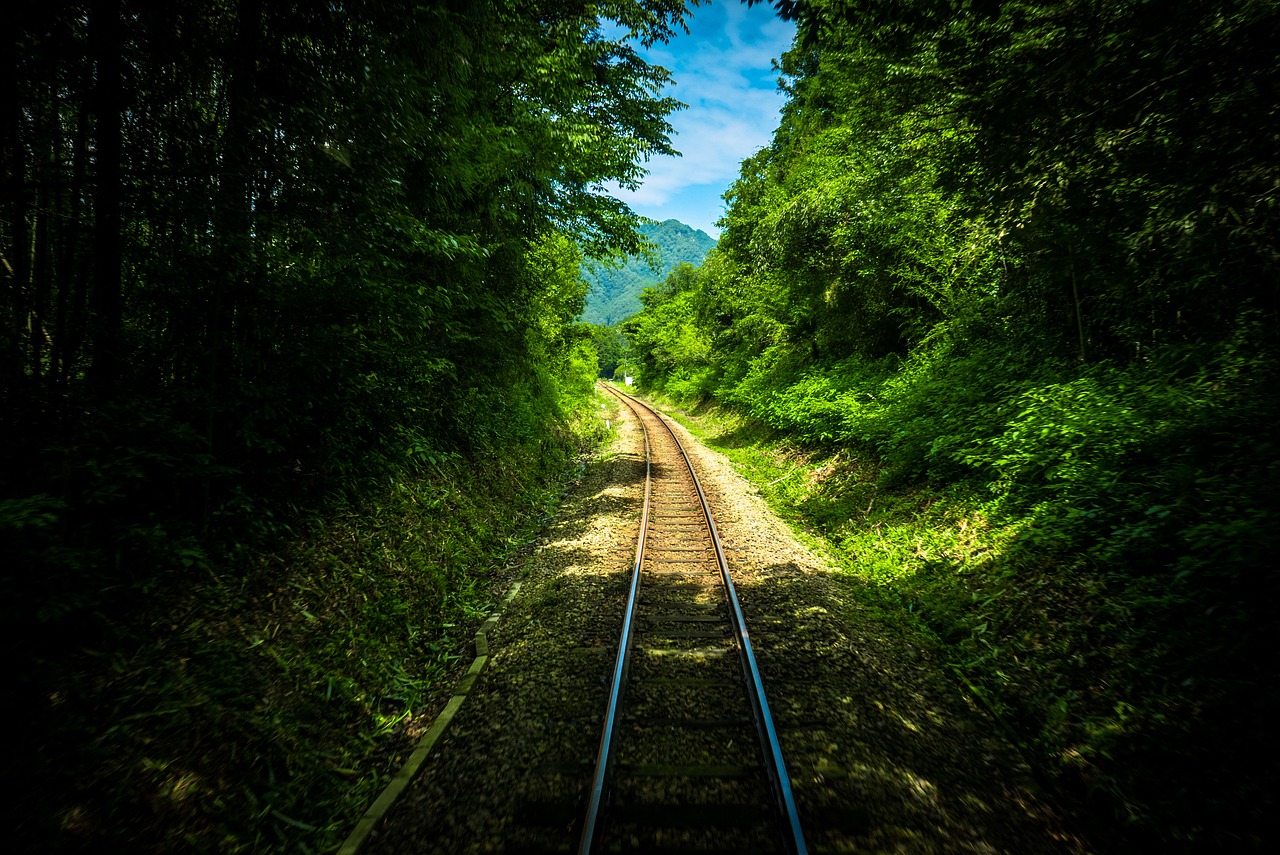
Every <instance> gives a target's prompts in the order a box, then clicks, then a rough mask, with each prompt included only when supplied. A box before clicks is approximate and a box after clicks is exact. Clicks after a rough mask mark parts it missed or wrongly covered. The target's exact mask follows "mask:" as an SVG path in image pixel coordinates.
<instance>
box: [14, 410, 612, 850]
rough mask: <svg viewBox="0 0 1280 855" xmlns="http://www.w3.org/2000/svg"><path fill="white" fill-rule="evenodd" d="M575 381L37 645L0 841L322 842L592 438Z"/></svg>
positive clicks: (349, 813)
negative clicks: (494, 452) (489, 430)
mask: <svg viewBox="0 0 1280 855" xmlns="http://www.w3.org/2000/svg"><path fill="white" fill-rule="evenodd" d="M592 401H593V399H588V400H586V401H581V402H579V406H578V411H577V415H576V416H575V417H574V418H573V420H572V422H571V424H569V425H566V426H564V427H563V428H562V429H560V431H559V432H558V434H557V435H555V436H554V437H551V438H549V439H548V440H546V441H544V442H542V443H541V444H540V445H538V446H536V447H530V446H526V447H524V448H522V449H519V450H513V451H509V452H506V456H499V457H487V458H486V459H484V460H481V461H477V462H474V463H468V464H465V465H464V464H463V462H462V461H461V460H460V459H449V460H446V461H443V462H442V463H441V464H440V465H439V466H437V467H436V468H435V470H434V472H433V474H432V475H431V476H430V477H427V478H425V479H422V480H418V481H413V482H407V481H406V482H396V483H391V484H388V485H387V486H386V488H385V489H384V490H382V491H381V492H380V493H377V494H375V495H367V496H365V497H364V499H363V500H361V501H360V502H359V503H358V504H347V505H343V506H340V507H335V508H332V509H330V510H329V511H328V512H327V513H324V514H322V515H316V516H314V517H313V518H312V519H311V520H310V521H309V523H307V524H306V525H305V529H304V530H299V531H298V532H297V536H295V537H291V538H288V539H287V540H285V541H282V542H278V543H276V544H275V545H274V546H271V547H269V548H266V547H263V548H258V549H257V550H256V551H254V552H253V553H252V554H250V555H249V556H248V557H247V558H246V559H245V564H244V566H243V567H235V568H233V567H221V566H211V565H203V564H198V565H195V566H192V567H191V568H190V570H191V575H190V576H188V577H186V578H184V579H181V580H176V581H174V582H171V583H169V584H168V585H165V586H162V587H160V588H157V589H156V590H154V591H152V592H150V595H149V596H148V598H147V600H146V605H145V606H144V607H143V608H141V609H138V610H137V611H135V612H133V613H131V614H127V615H114V616H112V617H111V618H110V619H109V620H106V621H105V627H104V629H103V631H102V632H100V633H95V634H91V635H90V636H87V637H86V639H82V641H83V642H84V643H78V644H77V645H75V646H68V647H67V648H66V649H62V650H48V649H46V650H43V651H40V652H38V653H37V654H36V656H37V659H38V661H37V663H36V664H37V665H38V668H37V671H38V672H39V674H40V677H39V678H38V682H37V685H35V686H33V687H31V690H30V694H29V696H28V697H27V698H25V701H26V703H28V704H30V706H31V707H32V709H31V712H32V713H33V721H32V727H33V728H34V733H33V734H32V736H31V738H30V739H29V741H28V742H26V743H24V747H25V748H26V749H29V750H20V751H18V752H17V754H15V755H12V756H11V757H10V762H11V763H13V764H14V768H13V769H12V770H11V773H12V775H13V777H14V779H21V780H23V781H24V782H26V797H25V798H23V799H20V800H18V801H16V802H11V803H10V807H11V809H12V810H14V811H15V814H14V818H13V819H12V821H11V827H14V828H16V838H11V840H14V839H16V840H17V841H18V842H19V843H20V844H21V847H23V848H28V849H39V850H47V849H50V848H53V849H60V850H63V851H119V850H132V851H139V850H151V851H192V850H195V851H220V852H232V851H254V852H282V851H321V850H324V849H327V848H331V847H333V846H335V845H336V844H337V843H338V842H340V841H341V839H342V838H343V837H344V836H345V834H346V833H347V832H348V831H349V830H350V828H351V826H352V825H353V824H354V822H355V820H356V819H357V818H358V817H359V815H360V813H361V812H362V811H363V809H364V807H365V806H366V805H367V804H368V802H369V800H370V799H371V798H372V797H373V796H374V795H376V793H377V792H378V791H379V790H380V789H381V787H382V786H383V785H384V784H385V782H386V780H387V776H388V774H389V773H393V772H394V770H395V769H396V768H398V765H399V762H400V761H401V760H402V759H403V755H405V754H406V753H407V751H406V749H408V748H409V747H410V746H411V745H412V743H413V741H414V740H415V739H416V737H417V735H418V734H419V733H420V731H421V730H422V728H423V727H424V726H425V724H426V723H427V722H428V721H429V720H430V718H431V716H432V715H433V714H434V712H435V711H436V709H438V708H439V707H440V706H442V705H443V703H444V701H445V700H447V697H448V694H449V693H450V692H451V690H452V686H453V682H454V680H455V678H456V674H455V673H453V671H452V670H451V666H452V664H453V663H454V662H455V661H457V660H458V659H459V657H460V656H461V655H463V654H465V653H466V644H467V643H468V641H469V639H470V637H471V634H472V633H473V632H474V629H475V625H476V624H477V623H478V622H479V621H480V620H481V619H482V616H483V615H484V614H485V613H486V612H487V609H488V606H489V604H490V603H491V601H492V595H496V594H498V593H501V592H499V591H491V590H490V584H491V581H492V580H493V579H494V575H495V573H500V572H501V568H502V567H503V565H504V562H506V561H507V560H508V559H509V557H510V556H511V555H512V554H513V553H515V552H516V551H517V550H519V549H520V548H521V546H522V545H523V544H525V543H527V542H528V541H529V540H530V539H531V538H532V537H533V535H534V533H535V532H536V530H537V529H538V528H539V527H540V526H541V524H542V522H543V521H545V520H546V519H547V517H548V516H549V515H550V513H551V512H552V511H553V509H554V508H555V506H556V504H557V502H558V498H559V495H560V494H561V492H562V488H563V485H564V482H565V479H566V478H568V477H571V476H572V474H573V472H574V471H575V468H576V467H575V464H574V462H573V461H574V460H575V459H576V457H575V455H576V454H580V453H582V452H583V451H584V450H586V449H587V448H590V447H592V446H594V444H596V443H598V442H599V441H600V439H601V437H602V434H603V424H602V423H600V419H599V418H598V415H597V412H596V410H597V408H598V404H594V403H592ZM299 528H301V527H299ZM467 655H469V654H467ZM19 776H20V778H19Z"/></svg>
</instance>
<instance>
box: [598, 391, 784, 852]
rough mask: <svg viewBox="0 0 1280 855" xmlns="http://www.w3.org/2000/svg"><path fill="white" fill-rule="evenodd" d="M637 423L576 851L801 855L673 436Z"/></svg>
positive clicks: (772, 735) (770, 732)
mask: <svg viewBox="0 0 1280 855" xmlns="http://www.w3.org/2000/svg"><path fill="white" fill-rule="evenodd" d="M605 388H606V389H608V390H609V391H610V392H612V393H613V394H615V395H617V396H618V397H619V398H620V399H621V400H622V402H623V403H624V404H625V405H626V406H627V407H629V408H630V409H631V410H632V412H634V413H635V415H636V417H637V418H638V419H639V420H640V423H641V425H642V426H643V429H644V434H645V451H646V459H647V461H648V462H647V478H646V485H645V498H644V509H643V516H642V519H641V525H640V536H639V541H638V544H637V547H636V558H635V564H634V567H633V570H632V575H631V581H630V586H629V591H628V597H627V605H626V610H625V617H624V620H623V628H622V632H621V636H620V641H619V647H618V655H617V659H616V663H615V666H614V669H613V672H612V678H611V682H610V686H609V700H608V706H607V712H606V715H605V720H604V726H603V730H602V733H601V737H600V745H599V750H598V753H597V756H596V762H595V770H594V775H593V779H592V783H591V788H590V791H589V798H588V804H587V808H586V812H585V815H584V817H583V820H582V823H581V825H582V833H581V838H580V841H579V846H578V852H579V853H580V855H586V853H592V852H616V851H643V852H685V851H702V852H706V851H724V852H735V853H747V852H759V853H775V852H777V853H804V852H807V851H808V850H807V848H806V845H805V842H804V835H803V832H802V831H801V828H800V823H799V819H798V816H797V812H796V806H795V802H794V800H793V798H792V795H791V784H790V780H789V778H788V775H787V771H786V765H785V762H784V761H783V757H782V751H781V747H780V745H779V743H778V736H777V732H776V728H775V726H774V723H773V718H772V716H771V714H770V712H769V704H768V701H767V699H766V697H765V694H764V686H763V683H762V681H761V677H760V671H759V668H758V667H757V665H756V661H755V656H754V653H753V651H752V645H751V636H750V633H749V632H748V629H747V626H746V623H745V621H744V620H743V616H742V609H741V607H740V605H739V604H738V598H737V594H736V592H735V589H734V584H733V580H732V578H731V577H730V575H729V570H728V565H727V563H726V561H725V557H724V551H723V548H722V547H721V545H720V540H719V536H718V534H717V532H716V525H715V520H714V519H713V517H712V515H711V510H710V507H709V506H708V504H707V500H706V496H705V494H704V493H703V490H702V486H701V485H700V484H699V483H698V478H697V475H696V474H695V473H694V471H693V467H692V466H691V464H690V462H689V458H688V455H687V454H685V451H684V449H683V447H681V445H680V441H679V439H677V437H676V435H675V433H674V432H673V431H672V430H671V428H670V427H669V426H668V425H667V423H666V422H665V421H664V420H663V418H662V417H661V416H660V415H658V414H657V413H656V412H655V411H653V410H652V409H650V408H649V407H648V406H646V405H645V404H643V403H641V402H640V401H637V400H636V399H634V398H631V397H630V396H628V395H625V394H623V393H621V392H619V391H617V390H616V389H613V388H612V387H609V386H606V387H605Z"/></svg>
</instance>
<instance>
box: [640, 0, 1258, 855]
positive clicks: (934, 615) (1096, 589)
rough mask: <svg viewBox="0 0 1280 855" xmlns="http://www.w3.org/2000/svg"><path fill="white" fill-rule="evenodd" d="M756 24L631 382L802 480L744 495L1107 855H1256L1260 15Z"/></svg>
mask: <svg viewBox="0 0 1280 855" xmlns="http://www.w3.org/2000/svg"><path fill="white" fill-rule="evenodd" d="M780 5H781V7H782V8H783V9H784V10H785V11H786V12H787V13H788V14H790V15H792V16H794V17H796V18H797V19H798V23H799V31H798V35H797V39H796V42H795V45H794V47H793V49H792V50H791V51H790V52H789V53H788V54H787V55H786V56H785V57H784V59H783V62H782V71H783V72H784V74H785V80H784V84H785V87H786V89H787V91H788V94H789V101H788V104H787V106H786V108H785V111H784V117H783V122H782V125H781V127H780V128H779V130H778V131H777V133H776V135H775V138H774V141H773V144H772V145H771V146H770V147H769V148H767V149H765V150H763V151H761V152H760V153H758V154H757V155H756V156H755V157H753V158H751V159H750V160H748V161H747V162H745V163H744V164H743V168H742V174H741V177H740V178H739V179H738V180H737V182H736V183H735V184H734V185H733V186H732V187H731V189H730V191H729V193H728V194H727V197H726V198H727V200H728V202H729V210H728V214H727V216H726V218H725V220H724V221H723V223H722V225H723V226H724V233H723V235H722V237H721V239H720V243H719V247H718V249H717V250H715V251H713V252H712V254H711V255H710V256H709V257H708V259H707V261H706V263H704V264H703V265H702V266H701V268H699V269H698V270H696V271H694V270H682V271H678V272H677V273H676V274H674V275H673V276H671V277H670V278H669V279H668V280H667V282H666V283H665V284H664V285H663V286H662V287H660V288H656V289H652V290H650V291H649V292H647V293H646V295H645V297H644V303H645V308H644V310H643V312H641V313H640V314H639V315H638V316H637V317H635V318H633V319H632V320H631V321H630V322H628V324H627V329H628V331H629V333H630V336H631V339H632V343H633V345H634V346H635V349H636V359H637V360H638V361H639V363H640V369H641V370H640V373H641V375H642V376H641V379H642V382H643V383H644V384H646V385H647V386H648V387H650V388H652V389H656V390H664V391H666V392H667V393H668V394H671V395H673V396H675V397H677V398H680V399H684V400H697V399H701V400H714V401H718V402H720V403H721V404H724V405H726V406H731V407H733V408H736V409H737V411H738V412H740V413H742V414H745V415H747V416H748V417H749V418H750V419H751V421H752V423H753V424H755V425H756V426H757V430H758V429H759V427H761V426H763V427H764V428H767V429H769V430H772V431H773V432H774V434H773V435H774V437H775V440H776V439H777V438H778V437H785V438H788V439H789V440H790V441H792V442H796V443H799V444H800V445H801V446H802V447H804V448H807V449H809V452H808V453H810V454H817V455H818V456H819V457H820V458H822V460H823V461H824V465H823V466H821V467H820V468H818V469H815V470H814V474H813V475H812V476H811V477H810V478H809V479H798V478H790V476H789V475H788V476H787V478H790V480H785V479H784V480H780V483H779V484H778V485H776V486H773V487H771V489H772V490H773V492H775V493H778V494H779V499H780V501H783V502H784V503H785V504H788V506H789V507H790V509H791V510H792V512H793V513H795V514H796V515H797V516H798V518H800V519H801V520H803V521H805V522H806V523H808V524H810V525H811V526H813V527H814V528H815V529H817V530H819V531H821V532H822V533H824V534H825V535H827V536H828V538H829V539H830V540H831V542H832V543H833V546H834V548H835V549H836V550H837V551H838V552H839V553H840V554H841V555H842V557H843V558H844V560H845V562H846V564H847V565H848V566H849V567H850V568H851V570H852V572H854V573H855V574H857V575H858V576H859V577H860V578H862V579H864V580H866V582H867V584H868V589H869V591H870V592H871V594H869V595H873V596H876V597H880V598H881V600H882V601H883V602H885V603H888V604H889V605H891V606H893V607H894V608H895V609H900V610H901V611H900V613H901V614H909V615H910V617H911V619H913V620H916V621H918V622H919V624H920V625H921V626H923V627H925V628H926V629H927V630H929V631H930V632H932V633H933V634H935V636H936V637H937V638H938V639H939V641H940V642H941V643H942V644H943V645H944V650H945V651H946V653H947V655H948V657H949V659H950V661H951V663H952V667H953V668H954V669H955V671H956V673H957V675H958V677H959V678H960V679H962V680H963V681H964V682H965V684H967V685H968V687H969V688H970V689H971V690H972V691H973V692H974V693H975V695H976V696H978V697H981V698H983V699H985V701H986V702H987V703H988V704H989V705H990V706H991V707H992V708H993V709H994V710H996V711H997V712H998V713H999V714H1000V716H1001V719H1002V720H1003V721H1004V722H1005V723H1006V724H1007V725H1008V726H1009V727H1010V728H1011V729H1012V730H1013V731H1014V732H1015V733H1016V734H1017V735H1018V737H1019V738H1020V739H1021V740H1022V741H1023V743H1024V744H1025V745H1026V746H1027V747H1028V749H1029V750H1030V752H1031V756H1032V757H1033V759H1034V760H1035V762H1036V764H1037V766H1038V767H1039V769H1040V771H1041V772H1042V773H1044V774H1045V775H1046V777H1047V778H1048V779H1051V780H1053V781H1054V782H1055V783H1056V784H1057V785H1058V787H1059V791H1060V792H1064V793H1070V794H1074V796H1075V797H1077V798H1078V799H1079V805H1080V806H1081V808H1082V810H1081V814H1082V816H1085V817H1088V818H1089V820H1090V821H1095V822H1099V823H1100V824H1101V825H1102V826H1103V827H1104V828H1105V834H1103V835H1101V836H1100V839H1110V840H1113V841H1115V848H1116V851H1119V852H1134V851H1153V852H1172V851H1183V850H1186V851H1247V850H1252V849H1253V848H1255V847H1260V846H1262V845H1263V841H1264V840H1266V839H1270V838H1273V837H1274V836H1275V835H1274V831H1273V829H1272V828H1271V820H1270V818H1269V817H1270V816H1271V815H1272V813H1273V812H1274V809H1275V803H1274V797H1275V794H1276V792H1278V791H1280V776H1278V775H1277V764H1276V762H1275V760H1274V757H1275V756H1276V747H1277V739H1276V736H1275V731H1274V726H1273V725H1272V724H1271V721H1272V719H1273V718H1274V715H1275V713H1276V711H1277V707H1278V706H1280V705H1278V704H1277V701H1278V700H1280V693H1278V692H1277V690H1276V689H1275V687H1274V685H1273V684H1272V683H1271V681H1269V680H1266V679H1264V678H1265V675H1266V673H1267V670H1268V665H1269V661H1270V660H1269V658H1268V653H1269V652H1270V651H1271V650H1273V649H1274V646H1275V641H1274V633H1275V631H1276V629H1277V622H1276V620H1275V618H1274V614H1275V609H1276V605H1277V594H1278V593H1280V591H1278V590H1277V579H1278V577H1277V575H1276V573H1275V572H1274V570H1273V569H1272V568H1273V567H1274V557H1273V556H1274V555H1275V553H1276V550H1277V548H1278V547H1280V544H1278V543H1277V535H1278V533H1280V519H1277V509H1278V508H1280V491H1278V488H1277V484H1280V480H1277V478H1278V476H1280V435H1278V433H1277V424H1280V394H1278V393H1280V385H1278V384H1280V361H1278V356H1280V353H1278V347H1280V335H1278V334H1280V288H1278V287H1277V286H1278V285H1280V283H1278V281H1277V262H1278V261H1280V244H1277V242H1276V235H1277V234H1280V229H1278V228H1277V226H1280V222H1277V217H1278V216H1280V205H1277V190H1278V189H1280V132H1278V131H1277V127H1276V125H1275V122H1274V116H1275V115H1276V111H1277V107H1278V106H1280V104H1278V102H1277V89H1276V82H1277V80H1280V67H1278V66H1280V60H1278V59H1277V56H1278V55H1277V53H1276V52H1275V50H1274V47H1273V46H1274V44H1276V41H1277V39H1278V38H1280V4H1277V3H1274V2H1271V1H1270V0H1232V2H1224V3H1211V4H1210V3H1200V2H1194V0H1179V1H1178V2H1167V0H1161V2H1152V1H1151V0H1102V2H1094V0H1090V2H1085V1H1084V0H1036V2H1028V0H1004V1H1003V2H1001V0H992V2H981V3H980V2H976V0H975V2H972V3H968V2H949V0H808V2H794V3H791V2H787V3H783V4H780ZM744 430H745V429H744Z"/></svg>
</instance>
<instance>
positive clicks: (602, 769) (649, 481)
mask: <svg viewBox="0 0 1280 855" xmlns="http://www.w3.org/2000/svg"><path fill="white" fill-rule="evenodd" d="M605 388H610V387H607V386H606V387H605ZM610 391H613V390H612V389H610ZM615 394H617V393H616V392H615ZM639 421H640V430H641V431H642V432H643V433H644V507H643V509H642V510H641V513H640V536H639V538H638V539H637V543H636V563H635V565H634V566H633V567H632V569H631V585H630V587H629V589H628V591H627V608H626V611H625V613H624V614H623V618H622V636H621V638H620V640H619V642H618V661H617V662H616V663H614V667H613V681H612V683H611V684H610V687H609V706H608V708H607V709H606V710H605V720H604V732H603V733H601V735H600V747H599V749H598V750H597V752H596V771H595V776H594V778H593V779H592V782H591V796H590V799H589V800H588V804H587V813H586V821H585V823H584V824H583V827H582V837H581V838H580V839H579V841H578V852H579V855H589V853H590V852H591V847H592V846H593V845H594V843H595V838H596V823H597V822H598V820H599V819H600V815H601V813H602V811H603V808H604V801H605V793H606V791H607V789H608V785H609V777H610V775H611V774H612V772H613V733H614V730H615V729H616V727H617V724H618V710H619V709H620V708H621V707H622V687H623V686H624V685H625V683H626V679H627V667H628V666H629V665H630V663H631V640H632V638H633V637H634V632H633V629H634V626H635V616H636V603H637V602H638V601H639V599H640V597H639V591H640V570H641V567H642V566H643V565H644V541H645V537H646V536H647V535H648V532H649V499H650V495H651V493H652V491H653V454H652V450H651V448H650V445H649V429H648V428H646V427H645V425H644V420H643V419H641V420H639Z"/></svg>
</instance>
